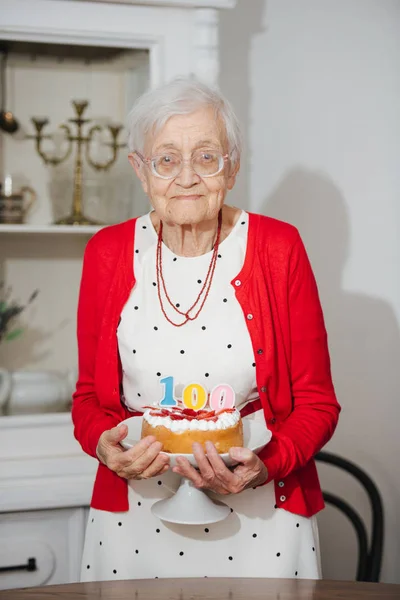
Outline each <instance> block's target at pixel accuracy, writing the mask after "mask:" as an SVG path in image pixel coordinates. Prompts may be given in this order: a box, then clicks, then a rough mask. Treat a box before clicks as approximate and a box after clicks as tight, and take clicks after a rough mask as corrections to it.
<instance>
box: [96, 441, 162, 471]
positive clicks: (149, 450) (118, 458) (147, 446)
mask: <svg viewBox="0 0 400 600" xmlns="http://www.w3.org/2000/svg"><path fill="white" fill-rule="evenodd" d="M152 440H154V438H151V437H149V438H143V439H142V440H141V441H140V442H138V443H137V444H136V445H135V446H133V448H130V449H129V450H127V451H125V452H122V453H121V454H120V453H115V454H114V455H113V456H111V458H110V460H109V462H108V465H107V466H108V467H109V468H110V469H111V470H112V471H115V472H116V473H117V474H118V475H119V476H120V477H125V478H126V479H135V478H138V477H139V476H141V475H142V473H143V471H145V470H146V469H147V468H148V467H149V466H150V465H151V463H152V462H153V461H154V460H155V459H156V458H158V456H159V454H160V451H161V450H162V444H161V443H160V442H156V441H152ZM168 462H169V457H168V455H167V454H165V453H163V454H162V455H161V458H160V461H159V462H158V463H157V464H158V465H159V468H161V467H162V466H164V465H165V464H167V463H168Z"/></svg>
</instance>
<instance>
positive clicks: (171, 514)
mask: <svg viewBox="0 0 400 600" xmlns="http://www.w3.org/2000/svg"><path fill="white" fill-rule="evenodd" d="M151 512H152V513H153V515H155V516H156V517H158V518H159V519H161V520H162V521H168V522H169V523H179V524H180V525H207V523H216V522H217V521H223V519H226V517H227V516H228V515H230V513H231V509H230V508H229V506H226V504H222V503H216V502H214V501H213V500H211V498H210V497H209V496H208V495H207V494H206V492H203V490H199V489H198V488H196V487H195V486H194V485H193V483H192V482H191V481H190V480H189V479H186V477H182V479H181V484H180V486H179V488H178V490H177V491H176V493H175V494H174V495H173V496H172V497H171V498H165V499H164V500H159V501H158V502H156V503H155V504H153V506H152V507H151Z"/></svg>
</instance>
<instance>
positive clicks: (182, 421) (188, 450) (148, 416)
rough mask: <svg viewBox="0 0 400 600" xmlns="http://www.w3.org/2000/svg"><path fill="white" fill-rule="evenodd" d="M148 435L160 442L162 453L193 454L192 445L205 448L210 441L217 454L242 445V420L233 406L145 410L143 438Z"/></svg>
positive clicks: (151, 408)
mask: <svg viewBox="0 0 400 600" xmlns="http://www.w3.org/2000/svg"><path fill="white" fill-rule="evenodd" d="M148 435H152V436H154V437H155V438H156V439H157V440H158V441H159V442H161V443H162V445H163V451H164V452H170V453H172V454H192V452H193V450H192V444H193V442H199V443H200V444H201V445H202V446H203V447H204V445H205V442H207V441H210V442H212V443H213V444H214V445H215V447H216V449H217V451H218V452H219V453H220V454H223V453H225V452H228V451H229V449H230V448H232V447H233V446H243V425H242V419H241V417H240V413H239V411H238V410H237V409H236V408H235V407H232V408H221V409H220V410H208V409H203V410H193V409H191V408H183V407H182V408H181V407H179V406H171V407H168V408H161V407H157V406H154V407H147V410H146V411H145V412H144V414H143V423H142V438H143V437H146V436H148Z"/></svg>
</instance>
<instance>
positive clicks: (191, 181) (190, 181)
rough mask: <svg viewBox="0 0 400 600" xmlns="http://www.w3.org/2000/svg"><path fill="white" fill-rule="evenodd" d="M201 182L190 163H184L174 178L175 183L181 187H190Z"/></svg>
mask: <svg viewBox="0 0 400 600" xmlns="http://www.w3.org/2000/svg"><path fill="white" fill-rule="evenodd" d="M200 181H201V177H199V175H197V173H196V171H195V170H194V169H193V167H192V165H191V164H190V163H187V162H185V163H184V164H183V165H182V171H181V172H180V173H179V175H177V176H176V177H175V182H176V183H177V184H178V185H181V186H182V187H192V186H193V185H197V184H198V183H199V182H200Z"/></svg>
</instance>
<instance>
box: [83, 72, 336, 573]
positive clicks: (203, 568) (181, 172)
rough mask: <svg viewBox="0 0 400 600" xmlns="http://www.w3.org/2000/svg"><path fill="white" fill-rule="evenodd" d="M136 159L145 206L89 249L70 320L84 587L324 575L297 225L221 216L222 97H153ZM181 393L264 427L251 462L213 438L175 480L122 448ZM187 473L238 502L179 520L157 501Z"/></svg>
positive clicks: (313, 378)
mask: <svg viewBox="0 0 400 600" xmlns="http://www.w3.org/2000/svg"><path fill="white" fill-rule="evenodd" d="M129 145H130V151H131V153H130V154H129V160H130V163H131V165H132V167H133V169H134V170H135V173H136V175H137V176H138V178H139V179H140V181H141V184H142V186H143V189H144V191H145V193H146V194H147V196H148V198H149V200H150V203H151V206H152V210H151V211H150V212H149V213H148V214H146V215H144V216H141V217H139V218H136V219H131V220H129V221H127V222H125V223H121V224H119V225H115V226H111V227H106V228H104V229H102V230H101V231H100V232H99V233H97V234H96V235H95V236H94V237H93V238H92V239H91V240H90V242H89V243H88V245H87V249H86V252H85V258H84V266H83V275H82V282H81V290H80V298H79V308H78V343H79V378H78V382H77V387H76V392H75V394H74V401H73V408H72V417H73V421H74V425H75V436H76V438H77V439H78V441H79V442H80V444H81V445H82V448H83V449H84V451H85V452H87V453H88V454H90V455H91V456H93V457H96V458H97V459H98V461H99V467H98V472H97V477H96V481H95V484H94V491H93V497H92V502H91V508H90V514H89V519H88V526H87V531H86V539H85V547H84V552H83V562H82V580H85V581H88V580H108V579H131V578H151V577H160V578H161V577H203V576H204V577H206V576H207V577H238V576H241V577H293V578H294V577H299V578H300V577H302V578H319V577H320V564H319V545H318V532H317V526H316V518H315V514H316V513H317V512H318V511H319V510H321V509H322V508H323V506H324V505H323V499H322V494H321V490H320V486H319V482H318V476H317V472H316V468H315V464H314V460H313V457H314V455H315V454H316V453H317V452H318V451H319V450H320V449H321V448H322V446H324V444H326V442H327V441H328V440H329V439H330V437H331V436H332V434H333V432H334V429H335V426H336V423H337V419H338V414H339V410H340V409H339V405H338V403H337V400H336V398H335V393H334V389H333V385H332V381H331V374H330V364H329V355H328V348H327V336H326V331H325V327H324V321H323V316H322V312H321V306H320V302H319V299H318V292H317V287H316V284H315V280H314V276H313V273H312V270H311V267H310V263H309V261H308V258H307V255H306V252H305V249H304V246H303V243H302V241H301V239H300V236H299V233H298V232H297V230H296V229H295V228H294V227H292V226H291V225H288V224H286V223H282V222H280V221H277V220H274V219H271V218H268V217H265V216H260V215H256V214H250V213H248V212H246V211H244V210H241V209H239V208H235V207H232V206H228V205H226V204H225V198H226V195H227V193H228V191H229V190H231V189H232V188H233V186H234V184H235V179H236V175H237V173H238V170H239V164H240V150H241V144H240V132H239V127H238V124H237V120H236V118H235V115H234V113H233V111H232V108H231V107H230V105H229V103H228V102H227V101H226V100H225V99H224V98H223V97H222V96H221V94H220V93H219V92H218V91H216V90H214V89H210V88H209V87H207V86H206V85H203V84H201V83H199V82H196V81H193V80H191V79H179V80H176V81H173V82H172V83H169V84H167V85H164V86H162V87H160V88H158V89H156V90H153V91H149V92H147V93H146V94H145V95H144V96H142V97H141V98H140V99H139V100H138V101H137V102H136V104H135V106H134V107H133V110H132V112H131V115H130V137H129ZM166 375H173V377H174V381H175V382H176V384H177V385H176V389H175V393H176V395H177V396H178V397H179V393H180V390H182V387H184V386H185V385H187V384H189V383H190V382H193V381H195V382H198V383H200V384H201V385H202V386H203V387H204V388H205V389H206V390H211V389H212V388H213V387H214V386H215V385H217V384H219V383H221V382H224V383H228V384H230V385H231V386H232V388H233V389H234V390H235V392H236V405H237V407H238V408H239V410H241V413H242V415H243V416H244V417H245V418H256V419H259V420H261V421H262V423H263V425H265V427H267V428H269V429H270V430H271V431H272V432H273V437H272V440H271V442H270V443H269V444H268V445H267V446H266V447H265V448H264V449H263V450H262V451H261V453H260V454H259V455H256V454H254V453H253V452H252V451H250V450H249V449H247V448H232V449H231V455H232V457H233V458H234V459H235V461H237V463H236V464H237V466H236V467H235V468H230V469H229V468H227V467H226V466H225V464H224V463H223V462H222V460H221V458H220V457H219V455H218V454H217V451H216V449H215V447H214V446H213V445H212V444H210V443H208V444H207V448H206V452H204V450H203V449H202V447H201V446H200V445H198V444H194V445H193V453H194V456H195V458H196V461H197V464H198V467H199V469H198V470H196V469H194V468H193V467H192V466H191V465H190V464H189V463H188V462H187V460H186V459H185V458H184V457H180V458H179V459H177V462H178V466H175V467H174V468H173V469H172V468H170V465H169V459H168V455H167V454H166V453H163V452H160V451H161V450H162V446H161V444H160V443H159V442H157V441H156V440H155V438H154V437H146V438H144V439H142V440H141V441H140V442H139V443H137V444H136V445H135V446H133V447H132V448H130V449H129V450H124V449H123V448H122V446H121V445H120V442H121V441H122V440H123V439H124V438H125V437H126V436H127V427H126V425H121V426H118V425H119V423H121V421H123V420H124V419H126V418H128V417H132V416H137V417H138V418H139V417H140V415H142V414H143V411H144V407H145V406H146V405H148V404H152V403H153V402H154V401H155V400H157V399H160V398H161V385H160V379H162V378H163V377H164V376H166ZM181 476H185V477H187V478H189V479H190V480H191V481H192V482H193V484H194V485H195V486H196V487H198V488H202V489H203V490H206V491H208V493H210V492H213V493H214V494H217V495H219V497H221V498H223V500H224V501H225V502H226V503H228V505H229V506H230V507H231V513H230V515H229V516H228V517H227V518H226V519H225V520H223V521H221V522H218V523H215V524H213V525H208V526H198V525H196V526H193V525H186V526H185V525H171V524H168V523H165V522H162V521H160V520H158V519H157V518H156V517H155V516H153V514H152V513H151V510H150V509H151V506H152V504H153V503H154V502H155V501H156V500H157V499H161V498H165V497H167V496H169V495H171V493H173V491H174V490H175V489H176V488H177V487H178V485H179V481H180V478H181Z"/></svg>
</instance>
